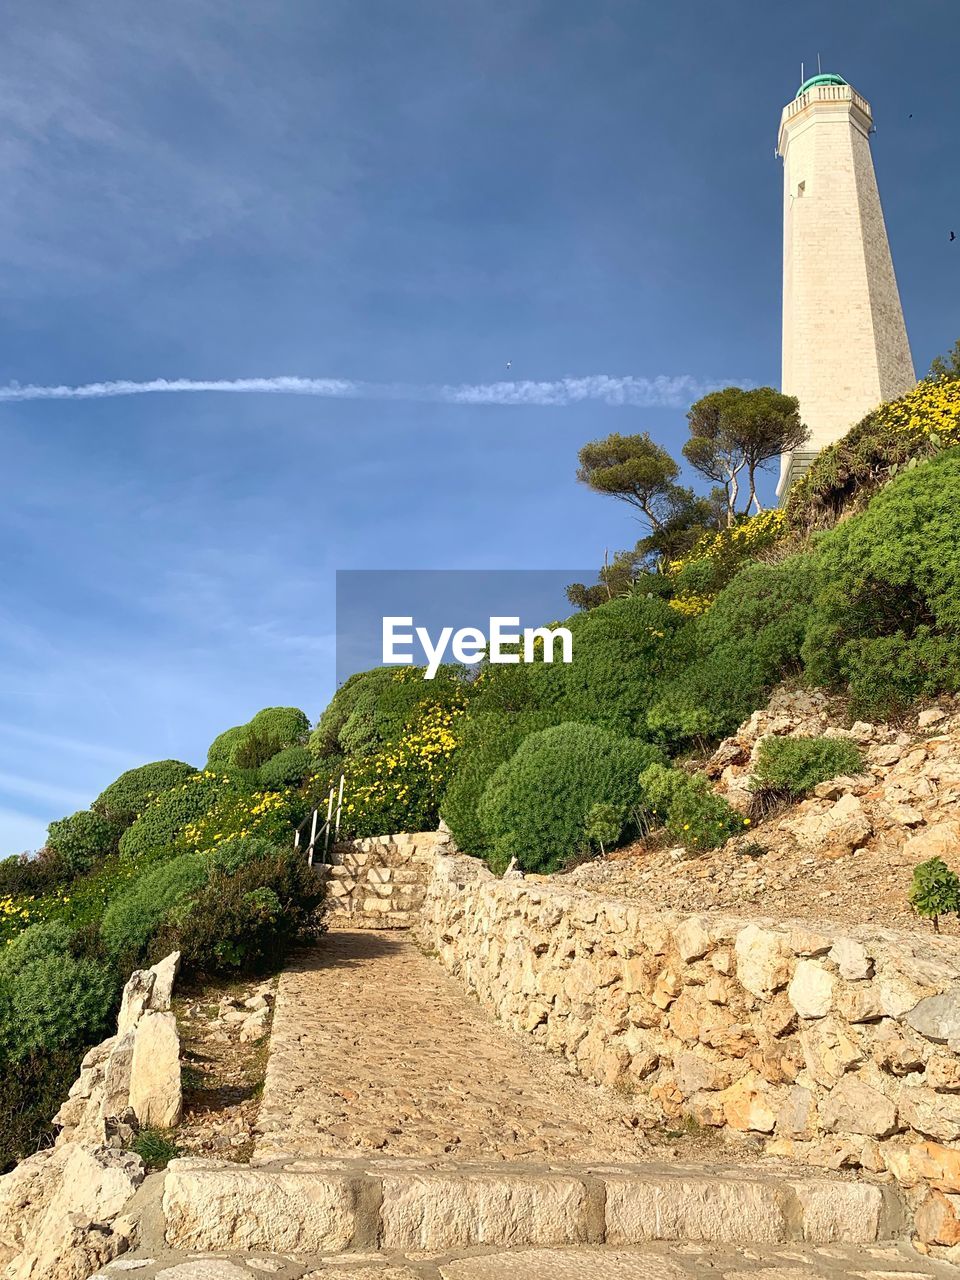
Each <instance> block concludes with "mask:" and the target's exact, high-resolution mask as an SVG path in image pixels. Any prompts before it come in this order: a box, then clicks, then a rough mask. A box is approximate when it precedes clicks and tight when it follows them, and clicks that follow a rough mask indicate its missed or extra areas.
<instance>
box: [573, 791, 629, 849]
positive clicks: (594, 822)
mask: <svg viewBox="0 0 960 1280" xmlns="http://www.w3.org/2000/svg"><path fill="white" fill-rule="evenodd" d="M624 817H625V815H624V812H623V810H622V809H620V808H618V807H617V805H615V804H605V803H604V804H595V805H591V807H590V809H589V811H588V813H587V821H586V823H585V824H584V828H583V834H584V838H585V840H586V841H587V843H588V844H589V845H594V846H595V845H599V847H600V852H601V853H605V852H606V847H607V845H611V846H612V845H615V844H616V843H617V841H618V840H619V839H620V836H621V834H622V833H623V824H624Z"/></svg>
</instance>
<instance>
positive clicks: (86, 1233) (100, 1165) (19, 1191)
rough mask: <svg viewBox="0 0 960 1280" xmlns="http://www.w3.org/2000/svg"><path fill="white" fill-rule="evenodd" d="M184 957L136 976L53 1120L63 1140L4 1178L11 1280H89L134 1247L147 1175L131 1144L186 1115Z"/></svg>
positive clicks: (5, 1259)
mask: <svg viewBox="0 0 960 1280" xmlns="http://www.w3.org/2000/svg"><path fill="white" fill-rule="evenodd" d="M179 963H180V953H179V952H173V953H172V954H171V955H169V956H167V957H166V959H164V960H161V961H160V962H159V963H158V964H155V965H154V966H153V967H152V968H151V969H138V970H136V971H135V972H134V973H133V974H131V976H130V979H129V981H128V982H127V984H126V986H125V987H124V989H123V999H122V1001H121V1005H120V1014H119V1017H118V1019H117V1034H116V1035H114V1036H111V1037H110V1038H109V1039H108V1040H104V1041H103V1043H102V1044H99V1045H96V1046H95V1047H94V1048H93V1049H91V1050H90V1051H89V1053H87V1054H86V1056H85V1057H84V1059H83V1062H82V1063H81V1067H80V1075H79V1076H78V1078H77V1079H76V1080H75V1081H74V1083H73V1085H72V1087H71V1089H70V1093H69V1095H68V1097H67V1100H66V1102H64V1104H63V1106H62V1107H61V1108H60V1110H59V1111H58V1112H57V1114H56V1116H55V1117H54V1123H55V1124H56V1125H59V1126H60V1133H59V1135H58V1137H57V1141H56V1143H55V1145H54V1146H52V1147H45V1148H43V1149H42V1150H40V1151H38V1152H37V1153H36V1154H35V1155H32V1156H28V1157H27V1159H26V1160H22V1161H21V1162H20V1164H18V1165H17V1167H16V1168H15V1169H13V1170H12V1171H11V1172H10V1173H7V1174H5V1175H4V1176H3V1177H0V1272H2V1275H3V1277H4V1280H85V1277H87V1276H89V1275H91V1274H92V1273H93V1272H94V1271H96V1270H97V1269H98V1268H100V1267H103V1266H106V1265H107V1264H109V1263H110V1262H111V1260H112V1259H114V1258H116V1257H117V1256H118V1255H119V1254H122V1253H126V1252H127V1250H128V1249H130V1248H131V1247H132V1246H133V1245H134V1244H135V1242H136V1224H135V1222H134V1221H133V1219H132V1218H130V1217H127V1216H126V1210H127V1209H128V1208H129V1204H130V1201H131V1198H132V1197H133V1196H134V1194H135V1192H136V1191H137V1188H138V1187H139V1186H140V1184H141V1183H142V1182H143V1180H144V1176H145V1172H146V1171H145V1169H144V1166H143V1161H142V1160H141V1159H140V1157H139V1156H138V1155H136V1154H135V1153H134V1152H132V1151H130V1150H128V1149H127V1147H128V1146H129V1144H130V1142H131V1140H132V1138H133V1137H134V1135H135V1133H136V1131H137V1129H138V1128H141V1127H142V1128H146V1127H147V1126H156V1127H158V1128H167V1127H169V1126H172V1125H175V1124H176V1123H177V1121H178V1120H179V1118H180V1111H181V1104H182V1095H181V1087H180V1041H179V1037H178V1035H177V1028H176V1019H175V1018H174V1015H173V1014H172V1013H171V1012H170V999H171V996H172V993H173V985H174V982H175V980H176V976H177V969H178V967H179Z"/></svg>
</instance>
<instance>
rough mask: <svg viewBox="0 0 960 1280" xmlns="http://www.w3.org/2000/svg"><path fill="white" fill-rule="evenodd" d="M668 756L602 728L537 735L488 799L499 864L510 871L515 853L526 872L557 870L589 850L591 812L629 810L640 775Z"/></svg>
mask: <svg viewBox="0 0 960 1280" xmlns="http://www.w3.org/2000/svg"><path fill="white" fill-rule="evenodd" d="M661 758H662V757H661V756H660V753H659V751H657V749H656V748H655V747H651V746H650V745H649V744H647V743H644V742H638V741H637V740H636V739H632V738H626V737H621V736H619V735H617V734H614V733H611V732H609V731H608V730H605V729H602V728H599V727H597V726H595V725H587V724H574V723H567V724H560V725H556V726H554V727H553V728H550V729H543V730H541V731H540V732H538V733H532V734H530V735H529V736H528V737H526V738H524V740H523V741H522V742H521V743H520V746H519V747H518V748H517V750H516V751H515V752H514V754H513V755H512V756H511V757H510V759H509V760H507V761H506V762H505V763H504V764H502V765H500V766H499V768H498V769H497V770H496V772H495V773H494V774H493V776H492V777H491V779H490V781H489V782H488V783H487V786H486V788H485V790H484V793H483V795H482V797H481V799H480V805H479V815H480V822H481V824H482V826H483V830H484V835H485V837H486V840H487V842H488V843H489V845H490V846H491V847H492V853H491V854H490V858H489V860H490V863H491V865H492V866H493V867H494V868H495V869H498V870H502V869H503V868H504V867H505V866H506V865H507V863H508V862H509V860H510V858H511V857H514V856H515V857H516V858H517V860H518V862H519V863H520V865H521V867H522V868H523V869H524V870H525V871H554V870H556V869H557V868H558V867H559V866H561V865H562V863H563V862H564V860H565V859H567V858H569V857H571V856H572V855H574V854H575V853H576V852H577V851H578V850H579V849H580V848H581V846H582V844H583V842H584V839H585V828H586V823H587V819H588V815H589V814H590V811H591V809H592V808H593V807H594V806H595V805H597V804H610V805H614V806H615V807H617V808H618V809H621V810H622V811H623V812H624V813H627V812H629V810H630V809H631V807H632V806H633V805H635V804H636V802H637V800H638V798H639V787H638V783H637V778H638V776H639V774H640V773H641V771H642V770H643V769H645V768H646V767H647V766H648V765H650V764H652V763H654V762H655V761H657V760H659V759H661Z"/></svg>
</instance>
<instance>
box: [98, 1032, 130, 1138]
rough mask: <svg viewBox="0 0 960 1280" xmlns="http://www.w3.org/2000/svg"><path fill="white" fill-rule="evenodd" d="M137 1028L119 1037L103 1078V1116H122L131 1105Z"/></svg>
mask: <svg viewBox="0 0 960 1280" xmlns="http://www.w3.org/2000/svg"><path fill="white" fill-rule="evenodd" d="M136 1034H137V1032H136V1028H135V1027H131V1028H130V1030H129V1031H125V1032H124V1033H123V1035H120V1036H117V1037H116V1041H115V1043H114V1046H113V1050H112V1052H111V1054H110V1057H109V1058H108V1059H107V1063H106V1069H105V1071H104V1076H103V1102H102V1104H101V1114H102V1115H103V1116H104V1117H106V1116H120V1115H123V1113H124V1111H126V1109H127V1108H128V1107H129V1105H130V1073H131V1071H132V1069H133V1044H134V1040H135V1038H136Z"/></svg>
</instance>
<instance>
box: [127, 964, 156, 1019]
mask: <svg viewBox="0 0 960 1280" xmlns="http://www.w3.org/2000/svg"><path fill="white" fill-rule="evenodd" d="M156 980H157V975H156V974H155V973H154V972H153V971H152V970H151V969H134V971H133V973H131V975H130V977H129V978H128V979H127V983H126V986H125V987H124V988H123V995H122V997H121V999H120V1015H119V1017H118V1018H117V1034H118V1035H123V1033H124V1031H129V1030H130V1028H131V1027H135V1026H136V1025H137V1023H138V1022H139V1021H140V1015H141V1014H142V1013H143V1011H144V1009H146V1008H147V1006H148V1005H149V1003H150V996H151V995H152V994H153V984H154V983H155V982H156Z"/></svg>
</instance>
